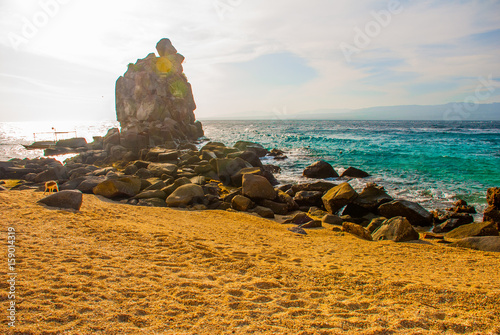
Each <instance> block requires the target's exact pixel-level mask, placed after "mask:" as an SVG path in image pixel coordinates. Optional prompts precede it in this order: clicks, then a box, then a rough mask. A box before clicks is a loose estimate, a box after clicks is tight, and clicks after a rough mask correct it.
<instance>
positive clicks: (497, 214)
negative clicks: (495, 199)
mask: <svg viewBox="0 0 500 335" xmlns="http://www.w3.org/2000/svg"><path fill="white" fill-rule="evenodd" d="M483 221H485V222H486V221H491V222H495V223H496V224H497V227H498V228H499V229H500V208H498V207H495V206H488V207H487V208H486V209H485V210H484V214H483Z"/></svg>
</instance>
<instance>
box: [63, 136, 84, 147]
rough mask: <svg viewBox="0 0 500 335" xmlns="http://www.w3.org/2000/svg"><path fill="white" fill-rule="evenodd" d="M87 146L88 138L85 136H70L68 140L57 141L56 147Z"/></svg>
mask: <svg viewBox="0 0 500 335" xmlns="http://www.w3.org/2000/svg"><path fill="white" fill-rule="evenodd" d="M86 146H87V140H86V139H85V138H83V137H75V138H69V139H67V140H59V141H57V143H56V147H65V148H80V147H86Z"/></svg>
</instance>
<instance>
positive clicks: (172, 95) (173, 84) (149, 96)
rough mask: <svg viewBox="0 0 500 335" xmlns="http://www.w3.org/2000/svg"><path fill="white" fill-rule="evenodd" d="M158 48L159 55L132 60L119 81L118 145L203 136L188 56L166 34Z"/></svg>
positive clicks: (146, 144) (136, 144) (117, 99)
mask: <svg viewBox="0 0 500 335" xmlns="http://www.w3.org/2000/svg"><path fill="white" fill-rule="evenodd" d="M156 49H157V51H158V54H159V57H157V56H156V55H155V54H154V53H150V54H149V55H148V56H147V57H146V58H144V59H139V60H137V62H136V63H135V64H132V63H131V64H129V66H128V70H127V72H126V73H125V74H124V75H123V76H122V77H120V78H118V80H117V81H116V116H117V119H118V121H119V122H120V125H121V136H120V137H119V138H118V140H119V143H116V142H115V145H116V144H120V145H122V146H123V147H125V148H127V149H132V150H133V149H137V147H138V146H139V147H140V146H142V147H146V146H154V145H161V144H164V143H165V141H172V140H195V139H197V138H198V137H201V136H203V129H202V127H201V123H199V122H195V116H194V113H193V111H194V110H195V108H196V105H195V102H194V98H193V93H192V90H191V84H190V83H189V82H188V81H187V78H186V76H185V75H184V73H183V68H182V62H183V61H184V56H182V55H181V54H179V53H177V50H176V49H175V48H174V47H173V45H172V43H171V42H170V40H169V39H166V38H164V39H162V40H161V41H159V42H158V44H157V45H156ZM105 140H106V139H105ZM115 141H116V140H115Z"/></svg>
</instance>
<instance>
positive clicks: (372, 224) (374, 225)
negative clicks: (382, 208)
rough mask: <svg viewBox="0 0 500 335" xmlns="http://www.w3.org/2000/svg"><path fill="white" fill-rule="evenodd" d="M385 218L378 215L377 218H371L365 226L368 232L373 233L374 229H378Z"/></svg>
mask: <svg viewBox="0 0 500 335" xmlns="http://www.w3.org/2000/svg"><path fill="white" fill-rule="evenodd" d="M386 220H387V219H386V218H384V217H378V218H375V219H372V220H371V221H370V223H369V224H368V227H366V229H368V231H369V232H370V233H373V232H374V231H375V230H377V229H379V228H380V226H382V224H384V222H385V221H386Z"/></svg>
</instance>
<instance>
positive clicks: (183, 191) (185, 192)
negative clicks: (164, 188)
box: [166, 184, 205, 207]
mask: <svg viewBox="0 0 500 335" xmlns="http://www.w3.org/2000/svg"><path fill="white" fill-rule="evenodd" d="M204 195H205V193H204V192H203V188H202V187H201V186H200V185H195V184H186V185H182V186H180V187H179V188H177V189H176V190H175V191H174V192H173V193H172V194H171V195H169V196H168V198H167V200H166V202H167V205H168V206H169V207H185V206H187V205H188V204H189V203H191V202H192V201H193V200H194V199H195V198H201V197H203V196H204Z"/></svg>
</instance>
